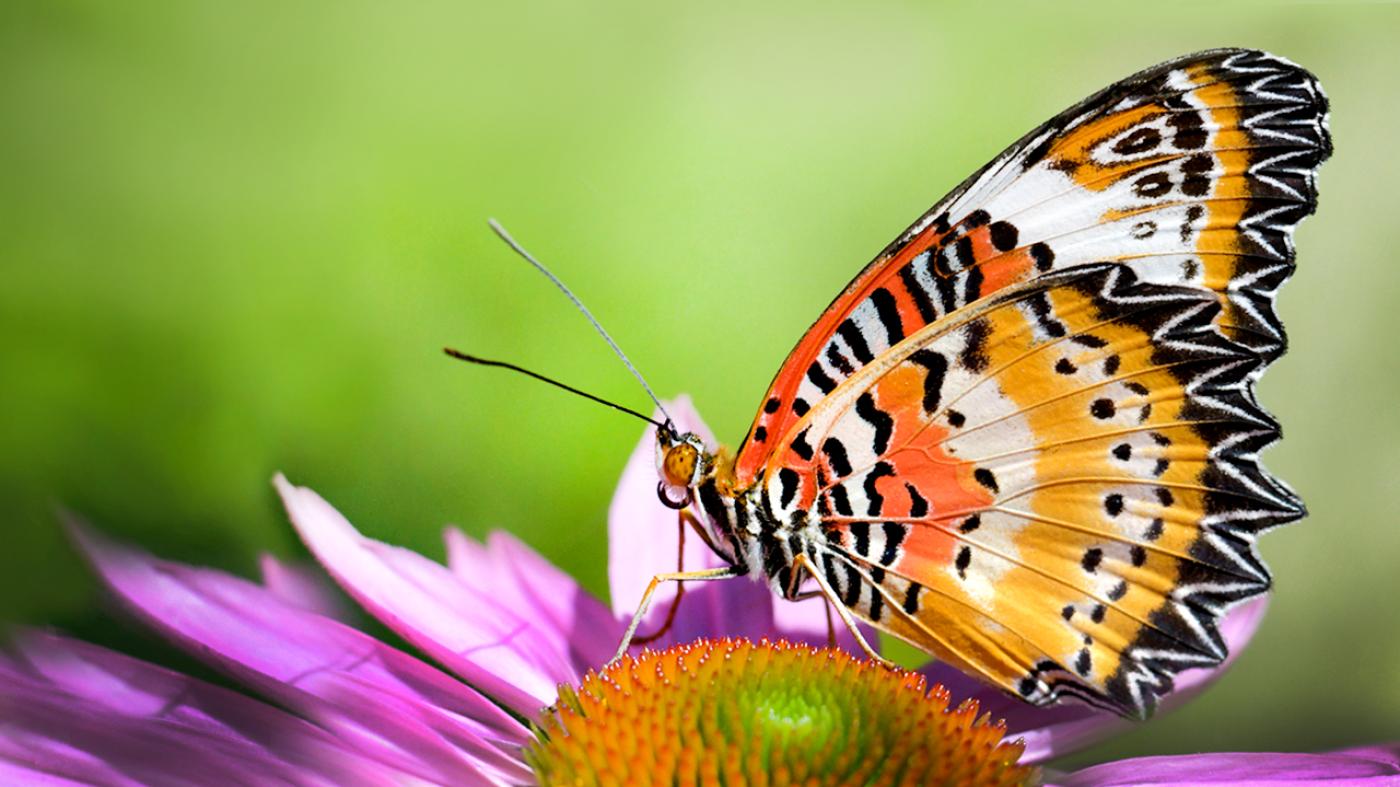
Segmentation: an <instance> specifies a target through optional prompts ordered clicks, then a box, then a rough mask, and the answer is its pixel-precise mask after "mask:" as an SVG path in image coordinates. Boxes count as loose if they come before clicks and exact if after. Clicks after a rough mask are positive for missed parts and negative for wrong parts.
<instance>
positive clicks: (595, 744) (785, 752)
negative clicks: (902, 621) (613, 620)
mask: <svg viewBox="0 0 1400 787" xmlns="http://www.w3.org/2000/svg"><path fill="white" fill-rule="evenodd" d="M949 700H950V697H949V695H948V692H947V691H946V690H944V689H943V687H942V686H933V687H932V689H930V687H929V686H928V685H927V684H926V683H925V681H924V679H923V677H922V676H920V675H918V674H915V673H911V672H902V671H891V670H887V669H885V668H884V667H880V666H876V665H873V664H871V663H869V662H864V661H858V660H856V659H854V658H852V657H851V656H849V655H847V654H846V653H844V652H842V651H837V650H825V649H816V648H811V647H807V646H801V645H792V644H789V643H787V642H767V641H761V642H759V643H757V644H754V643H750V642H749V641H747V640H743V639H721V640H700V641H698V642H696V643H694V644H691V645H680V646H677V647H673V648H669V649H667V650H663V651H659V652H646V653H643V654H642V655H640V656H636V657H631V656H628V657H626V658H624V659H622V660H621V661H619V662H618V663H616V664H613V665H611V666H609V667H607V668H606V669H604V670H603V671H602V672H601V673H589V674H588V676H587V677H585V678H584V680H583V684H582V685H581V686H580V687H579V688H578V689H577V690H575V689H573V688H570V687H562V688H561V690H560V695H559V702H558V703H557V704H556V705H555V706H554V707H552V708H550V709H548V710H547V711H546V712H545V714H544V718H543V720H542V721H541V722H540V725H539V727H538V730H537V740H536V741H535V743H534V744H533V745H532V746H531V748H530V751H529V752H528V753H527V757H528V759H529V761H530V763H531V765H532V766H533V767H534V769H535V773H536V775H537V776H538V778H539V780H540V783H541V784H546V785H563V784H567V785H607V784H629V785H653V784H655V785H673V784H675V785H719V784H725V785H740V784H751V785H773V786H774V787H778V786H779V785H788V784H803V785H963V784H967V785H973V784H975V785H1013V784H1026V783H1029V782H1030V781H1031V780H1032V778H1033V777H1034V770H1033V769H1031V768H1025V767H1020V766H1017V764H1016V762H1017V760H1018V759H1019V757H1020V755H1021V745H1020V743H1003V742H1002V737H1003V734H1004V732H1005V727H1004V726H1003V725H1002V724H1001V723H1000V722H997V723H995V724H993V723H992V722H991V721H990V719H989V718H988V717H985V716H984V717H983V718H980V719H979V718H978V709H977V704H976V703H975V702H964V703H963V704H961V705H959V706H958V707H957V708H954V709H950V708H949V707H948V703H949Z"/></svg>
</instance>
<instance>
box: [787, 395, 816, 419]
mask: <svg viewBox="0 0 1400 787" xmlns="http://www.w3.org/2000/svg"><path fill="white" fill-rule="evenodd" d="M811 409H812V405H810V404H807V400H806V399H793V400H792V411H793V412H794V413H797V417H798V418H801V417H802V416H804V415H806V414H807V411H808V410H811Z"/></svg>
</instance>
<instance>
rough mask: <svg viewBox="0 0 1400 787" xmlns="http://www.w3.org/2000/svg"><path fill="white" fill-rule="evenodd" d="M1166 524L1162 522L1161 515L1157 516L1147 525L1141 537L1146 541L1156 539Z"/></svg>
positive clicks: (1159, 536)
mask: <svg viewBox="0 0 1400 787" xmlns="http://www.w3.org/2000/svg"><path fill="white" fill-rule="evenodd" d="M1166 526H1167V523H1166V522H1164V521H1163V520H1162V518H1161V517H1157V518H1156V519H1153V520H1152V522H1151V523H1149V524H1148V525H1147V532H1145V533H1143V534H1142V537H1143V538H1145V539H1147V540H1148V541H1156V540H1157V539H1159V538H1161V537H1162V532H1163V531H1164V530H1166Z"/></svg>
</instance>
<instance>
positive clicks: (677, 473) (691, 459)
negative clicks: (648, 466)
mask: <svg viewBox="0 0 1400 787" xmlns="http://www.w3.org/2000/svg"><path fill="white" fill-rule="evenodd" d="M699 460H700V455H699V452H698V451H696V450H695V446H693V445H690V444H689V443H677V444H676V445H673V446H671V447H670V448H669V449H667V450H666V458H665V459H663V460H662V462H661V472H662V474H663V475H665V476H666V483H667V484H670V485H671V486H690V482H691V479H693V478H694V477H695V464H696V463H697V462H698V461H699Z"/></svg>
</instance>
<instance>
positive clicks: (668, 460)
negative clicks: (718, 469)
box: [656, 421, 712, 508]
mask: <svg viewBox="0 0 1400 787" xmlns="http://www.w3.org/2000/svg"><path fill="white" fill-rule="evenodd" d="M711 464H712V462H711V457H710V455H709V454H708V453H707V452H706V451H705V442H704V441H703V440H701V439H700V435H697V434H695V433H694V432H686V433H684V434H682V433H680V432H678V431H676V428H675V425H674V424H672V423H671V422H670V421H667V422H666V423H665V424H663V425H662V426H661V428H659V429H657V430H656V469H657V472H659V473H660V475H661V482H660V483H659V484H657V487H656V494H657V495H658V496H659V497H660V498H661V502H663V503H665V504H666V505H667V506H669V507H671V508H684V507H685V506H686V504H688V503H689V502H690V497H691V493H692V490H694V489H695V487H696V486H697V485H698V484H699V483H700V479H702V478H704V476H705V473H706V471H707V470H708V468H709V467H710V465H711Z"/></svg>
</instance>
